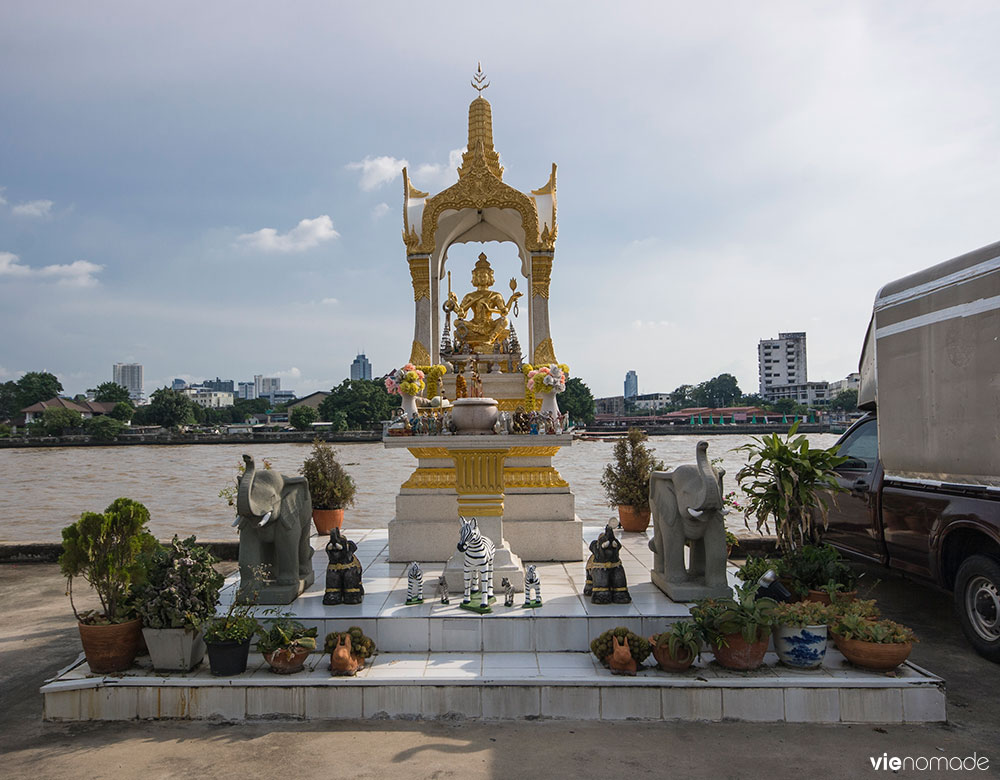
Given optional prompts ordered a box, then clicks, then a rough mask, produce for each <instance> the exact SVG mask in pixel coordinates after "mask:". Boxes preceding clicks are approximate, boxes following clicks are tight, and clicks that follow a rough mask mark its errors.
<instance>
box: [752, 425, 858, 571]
mask: <svg viewBox="0 0 1000 780" xmlns="http://www.w3.org/2000/svg"><path fill="white" fill-rule="evenodd" d="M798 428H799V423H795V424H794V425H793V426H792V427H791V430H789V431H788V435H787V436H786V437H785V438H782V437H781V436H779V435H778V434H776V433H773V434H770V435H768V436H754V437H752V438H753V440H754V443H751V444H744V445H743V446H742V447H737V448H736V449H737V450H738V451H740V450H742V451H743V452H745V453H747V456H748V462H747V464H746V465H745V466H744V467H743V468H741V469H740V470H739V472H737V474H736V479H737V480H738V481H739V483H740V485H741V486H742V487H743V492H744V493H745V495H746V497H747V499H746V507H745V509H744V516H745V517H746V518H747V519H749V518H750V517H754V518H756V521H757V530H758V531H760V530H761V529H766V530H767V531H768V532H769V533H770V526H769V521H770V518H772V517H773V518H774V523H775V528H774V530H775V534H776V535H777V537H778V547H779V549H780V550H781V551H782V552H784V553H789V552H792V551H793V550H795V549H797V548H798V547H801V546H802V545H805V544H817V543H818V542H819V536H820V533H821V531H822V529H825V528H826V524H827V515H828V507H829V499H830V498H832V494H834V493H838V492H843V491H844V488H842V487H841V486H840V484H839V483H838V482H837V476H836V473H835V472H834V469H835V468H836V467H837V466H839V465H840V464H841V463H843V462H844V461H845V460H847V458H845V457H842V456H839V455H837V454H836V449H835V448H833V447H831V448H830V449H825V450H821V449H813V448H811V447H810V446H809V440H808V439H807V438H806V437H805V436H795V432H796V431H797V430H798ZM793 436H795V438H792V437H793Z"/></svg>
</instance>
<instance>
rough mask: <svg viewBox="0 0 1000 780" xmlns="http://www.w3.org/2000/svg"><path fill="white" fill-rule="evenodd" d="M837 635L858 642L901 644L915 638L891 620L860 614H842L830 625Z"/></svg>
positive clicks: (908, 630) (915, 639)
mask: <svg viewBox="0 0 1000 780" xmlns="http://www.w3.org/2000/svg"><path fill="white" fill-rule="evenodd" d="M831 629H832V630H833V632H834V633H836V634H837V635H838V636H841V637H843V638H844V639H856V640H857V641H859V642H874V643H876V644H880V645H902V644H906V643H907V642H916V641H917V638H916V636H914V634H913V631H911V630H910V629H909V628H907V627H906V626H903V625H900V624H899V623H894V622H893V621H891V620H884V619H883V620H877V619H875V618H869V617H863V616H862V615H856V614H847V615H843V616H842V617H840V618H839V619H837V620H836V622H835V623H834V624H833V625H832V626H831Z"/></svg>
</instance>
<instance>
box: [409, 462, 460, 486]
mask: <svg viewBox="0 0 1000 780" xmlns="http://www.w3.org/2000/svg"><path fill="white" fill-rule="evenodd" d="M403 487H404V488H407V489H410V490H454V489H455V469H454V468H451V467H446V468H418V469H417V470H416V471H414V472H413V473H412V474H410V478H409V479H407V480H406V482H404V483H403Z"/></svg>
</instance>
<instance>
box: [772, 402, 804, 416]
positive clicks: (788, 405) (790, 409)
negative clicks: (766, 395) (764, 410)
mask: <svg viewBox="0 0 1000 780" xmlns="http://www.w3.org/2000/svg"><path fill="white" fill-rule="evenodd" d="M799 407H801V408H803V409H804V408H805V407H804V406H801V404H799V403H796V401H795V399H794V398H779V399H778V400H777V401H775V402H774V403H773V404H771V408H772V409H774V411H776V412H777V413H778V414H796V413H797V412H796V409H798V408H799Z"/></svg>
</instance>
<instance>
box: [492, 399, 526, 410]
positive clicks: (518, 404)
mask: <svg viewBox="0 0 1000 780" xmlns="http://www.w3.org/2000/svg"><path fill="white" fill-rule="evenodd" d="M497 409H499V410H500V411H501V412H516V411H517V410H518V409H520V410H521V411H527V410H526V408H525V406H524V399H523V398H498V399H497Z"/></svg>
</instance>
